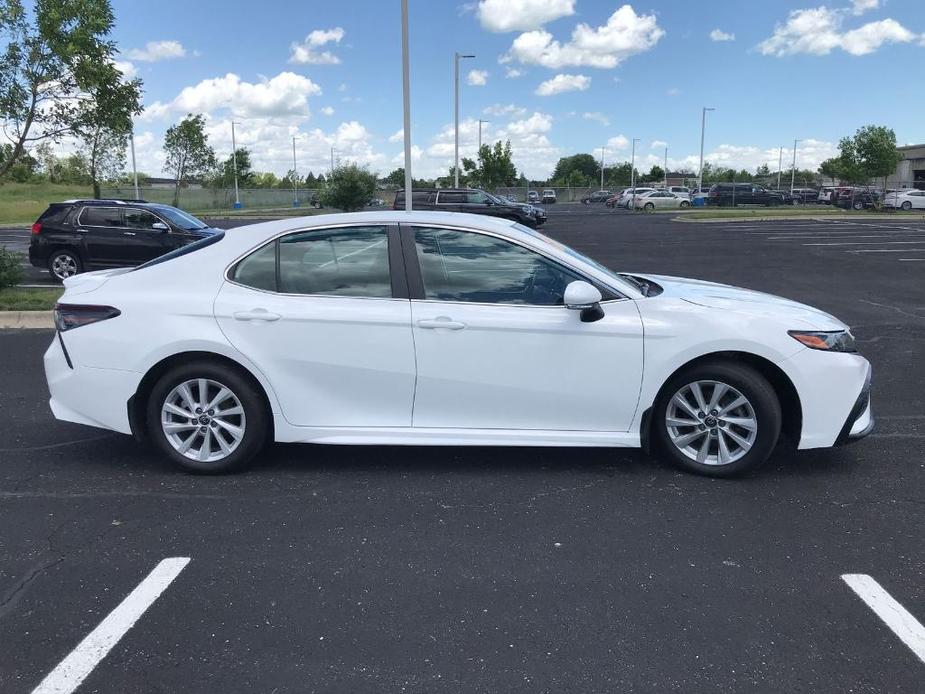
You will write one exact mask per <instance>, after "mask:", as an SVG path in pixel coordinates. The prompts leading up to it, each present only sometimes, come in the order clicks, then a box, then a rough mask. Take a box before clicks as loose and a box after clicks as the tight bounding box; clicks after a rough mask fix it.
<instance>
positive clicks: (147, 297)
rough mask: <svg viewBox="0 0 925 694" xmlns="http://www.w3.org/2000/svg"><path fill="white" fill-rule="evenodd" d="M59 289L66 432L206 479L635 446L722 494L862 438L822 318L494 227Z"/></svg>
mask: <svg viewBox="0 0 925 694" xmlns="http://www.w3.org/2000/svg"><path fill="white" fill-rule="evenodd" d="M64 284H65V288H66V289H65V293H64V295H63V296H62V298H61V300H60V303H59V304H58V306H57V308H56V321H57V327H58V332H57V334H56V335H55V337H54V339H53V340H52V343H51V345H50V347H49V348H48V351H47V352H46V354H45V372H46V376H47V380H48V386H49V389H50V392H51V401H50V404H51V409H52V411H53V412H54V414H55V416H56V417H58V418H59V419H62V420H66V421H70V422H78V423H81V424H87V425H91V426H96V427H103V428H105V429H110V430H113V431H117V432H122V433H125V434H134V435H135V436H136V437H137V438H139V439H143V440H147V441H148V442H150V444H151V445H153V446H154V447H156V448H157V449H159V450H160V451H161V452H162V453H163V454H164V455H165V456H167V457H168V458H169V459H171V460H172V461H174V462H175V463H177V464H178V465H179V466H181V467H182V468H184V469H186V470H189V471H193V472H200V473H213V472H224V471H227V470H231V469H234V468H239V467H242V466H244V465H245V464H246V463H248V462H250V461H251V460H252V459H253V458H254V457H255V456H256V455H257V454H258V452H259V451H260V450H261V448H262V447H263V445H264V444H265V443H266V442H267V441H271V440H273V441H283V442H312V443H326V444H407V445H411V444H422V445H429V446H447V445H452V446H458V445H478V446H484V445H491V446H597V447H600V446H609V447H640V446H643V447H645V448H647V449H650V450H653V451H655V452H657V453H658V454H659V455H662V456H664V457H665V458H667V459H669V460H671V461H673V462H674V463H676V464H678V465H680V466H681V467H683V468H685V469H687V470H691V471H694V472H699V473H703V474H708V475H716V476H728V475H732V474H736V473H741V472H744V471H746V470H750V469H752V468H755V467H756V466H758V465H759V464H761V463H762V462H763V461H764V460H765V459H766V458H767V457H768V456H769V455H770V454H771V452H772V450H773V449H774V447H775V446H776V444H777V442H778V438H779V437H780V436H781V435H782V434H785V435H787V437H788V438H789V439H791V440H792V441H794V442H795V443H796V444H797V445H798V447H799V448H820V447H827V446H833V445H836V444H841V443H845V442H847V441H849V440H851V439H855V438H860V437H863V436H864V435H866V434H867V433H868V432H869V431H870V430H871V428H872V426H873V419H872V415H871V407H870V400H869V395H868V391H869V385H870V373H871V369H870V364H869V363H868V362H867V360H866V359H864V358H863V357H862V356H860V355H859V354H857V353H856V351H855V347H854V338H853V337H852V336H851V333H850V331H849V330H848V327H847V326H846V325H844V324H843V323H841V322H840V321H838V320H837V319H835V318H833V317H832V316H830V315H828V314H826V313H823V312H822V311H819V310H817V309H814V308H811V307H809V306H805V305H803V304H799V303H796V302H794V301H789V300H787V299H782V298H778V297H774V296H770V295H768V294H761V293H758V292H754V291H749V290H746V289H737V288H734V287H729V286H725V285H720V284H713V283H709V282H702V281H698V280H687V279H678V278H672V277H662V276H658V275H649V274H642V273H633V274H624V273H616V272H613V271H611V270H608V269H607V268H605V267H603V266H601V265H599V264H598V263H596V262H595V261H593V260H591V259H589V258H587V257H585V256H583V255H581V254H580V253H577V252H576V251H574V250H572V249H570V248H568V247H566V246H563V245H562V244H560V243H558V242H556V241H554V240H552V239H550V238H547V237H545V236H543V235H542V234H539V233H537V232H535V231H533V230H531V229H528V228H526V227H524V226H521V225H519V224H516V223H512V222H510V221H508V220H503V219H499V218H494V217H487V216H480V215H479V216H477V215H468V214H460V213H445V212H411V213H407V212H392V211H375V212H361V213H355V214H338V215H322V216H316V217H306V218H301V219H286V220H281V221H274V222H267V223H264V224H257V225H253V226H247V227H238V228H236V229H232V230H229V231H225V232H223V233H219V234H216V235H215V236H212V237H210V238H208V239H203V240H201V241H198V242H196V243H194V244H191V245H189V246H186V247H184V248H181V249H178V250H176V251H173V252H172V253H169V254H167V255H165V256H162V257H161V258H159V259H157V260H154V261H151V262H149V263H147V264H145V265H142V266H140V267H138V268H135V269H129V268H122V269H114V270H101V271H98V272H88V273H85V274H82V275H77V276H75V277H71V278H69V279H67V280H65V283H64ZM308 455H310V452H309V453H308Z"/></svg>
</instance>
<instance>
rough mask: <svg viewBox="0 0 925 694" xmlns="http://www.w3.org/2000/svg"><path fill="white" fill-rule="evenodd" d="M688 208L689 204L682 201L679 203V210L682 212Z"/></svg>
mask: <svg viewBox="0 0 925 694" xmlns="http://www.w3.org/2000/svg"><path fill="white" fill-rule="evenodd" d="M690 206H691V204H690V203H689V202H688V201H687V200H682V201H681V209H682V210H683V209H686V208H688V207H690Z"/></svg>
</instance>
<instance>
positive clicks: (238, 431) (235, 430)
mask: <svg viewBox="0 0 925 694" xmlns="http://www.w3.org/2000/svg"><path fill="white" fill-rule="evenodd" d="M212 421H213V422H215V423H216V424H218V425H219V426H220V427H221V428H222V429H224V430H225V431H227V432H228V433H229V434H231V436H232V438H233V439H234V440H235V441H238V440H240V439H241V437H242V436H244V429H242V428H241V427H237V426H235V425H234V424H229V423H228V422H226V421H224V420H222V419H213V420H212Z"/></svg>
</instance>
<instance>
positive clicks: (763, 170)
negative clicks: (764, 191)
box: [755, 164, 771, 176]
mask: <svg viewBox="0 0 925 694" xmlns="http://www.w3.org/2000/svg"><path fill="white" fill-rule="evenodd" d="M755 175H756V176H770V175H771V169H770V167H769V166H768V165H767V164H761V165H760V166H759V167H758V168H757V169H755Z"/></svg>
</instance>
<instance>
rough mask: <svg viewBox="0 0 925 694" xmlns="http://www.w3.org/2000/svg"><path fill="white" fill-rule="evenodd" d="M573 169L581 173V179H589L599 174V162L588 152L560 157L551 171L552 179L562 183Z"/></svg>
mask: <svg viewBox="0 0 925 694" xmlns="http://www.w3.org/2000/svg"><path fill="white" fill-rule="evenodd" d="M573 171H578V172H579V173H581V175H582V176H583V177H584V179H583V180H586V181H590V180H592V179H593V178H594V177H595V176H600V175H601V164H600V161H599V160H597V159H595V158H594V157H593V156H591V155H590V154H573V155H572V156H570V157H562V158H561V159H559V161H558V162H557V163H556V168H555V169H554V170H553V172H552V180H554V181H562V182H563V183H564V182H565V181H566V180H568V177H569V174H571V173H572V172H573ZM582 185H587V184H582Z"/></svg>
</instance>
